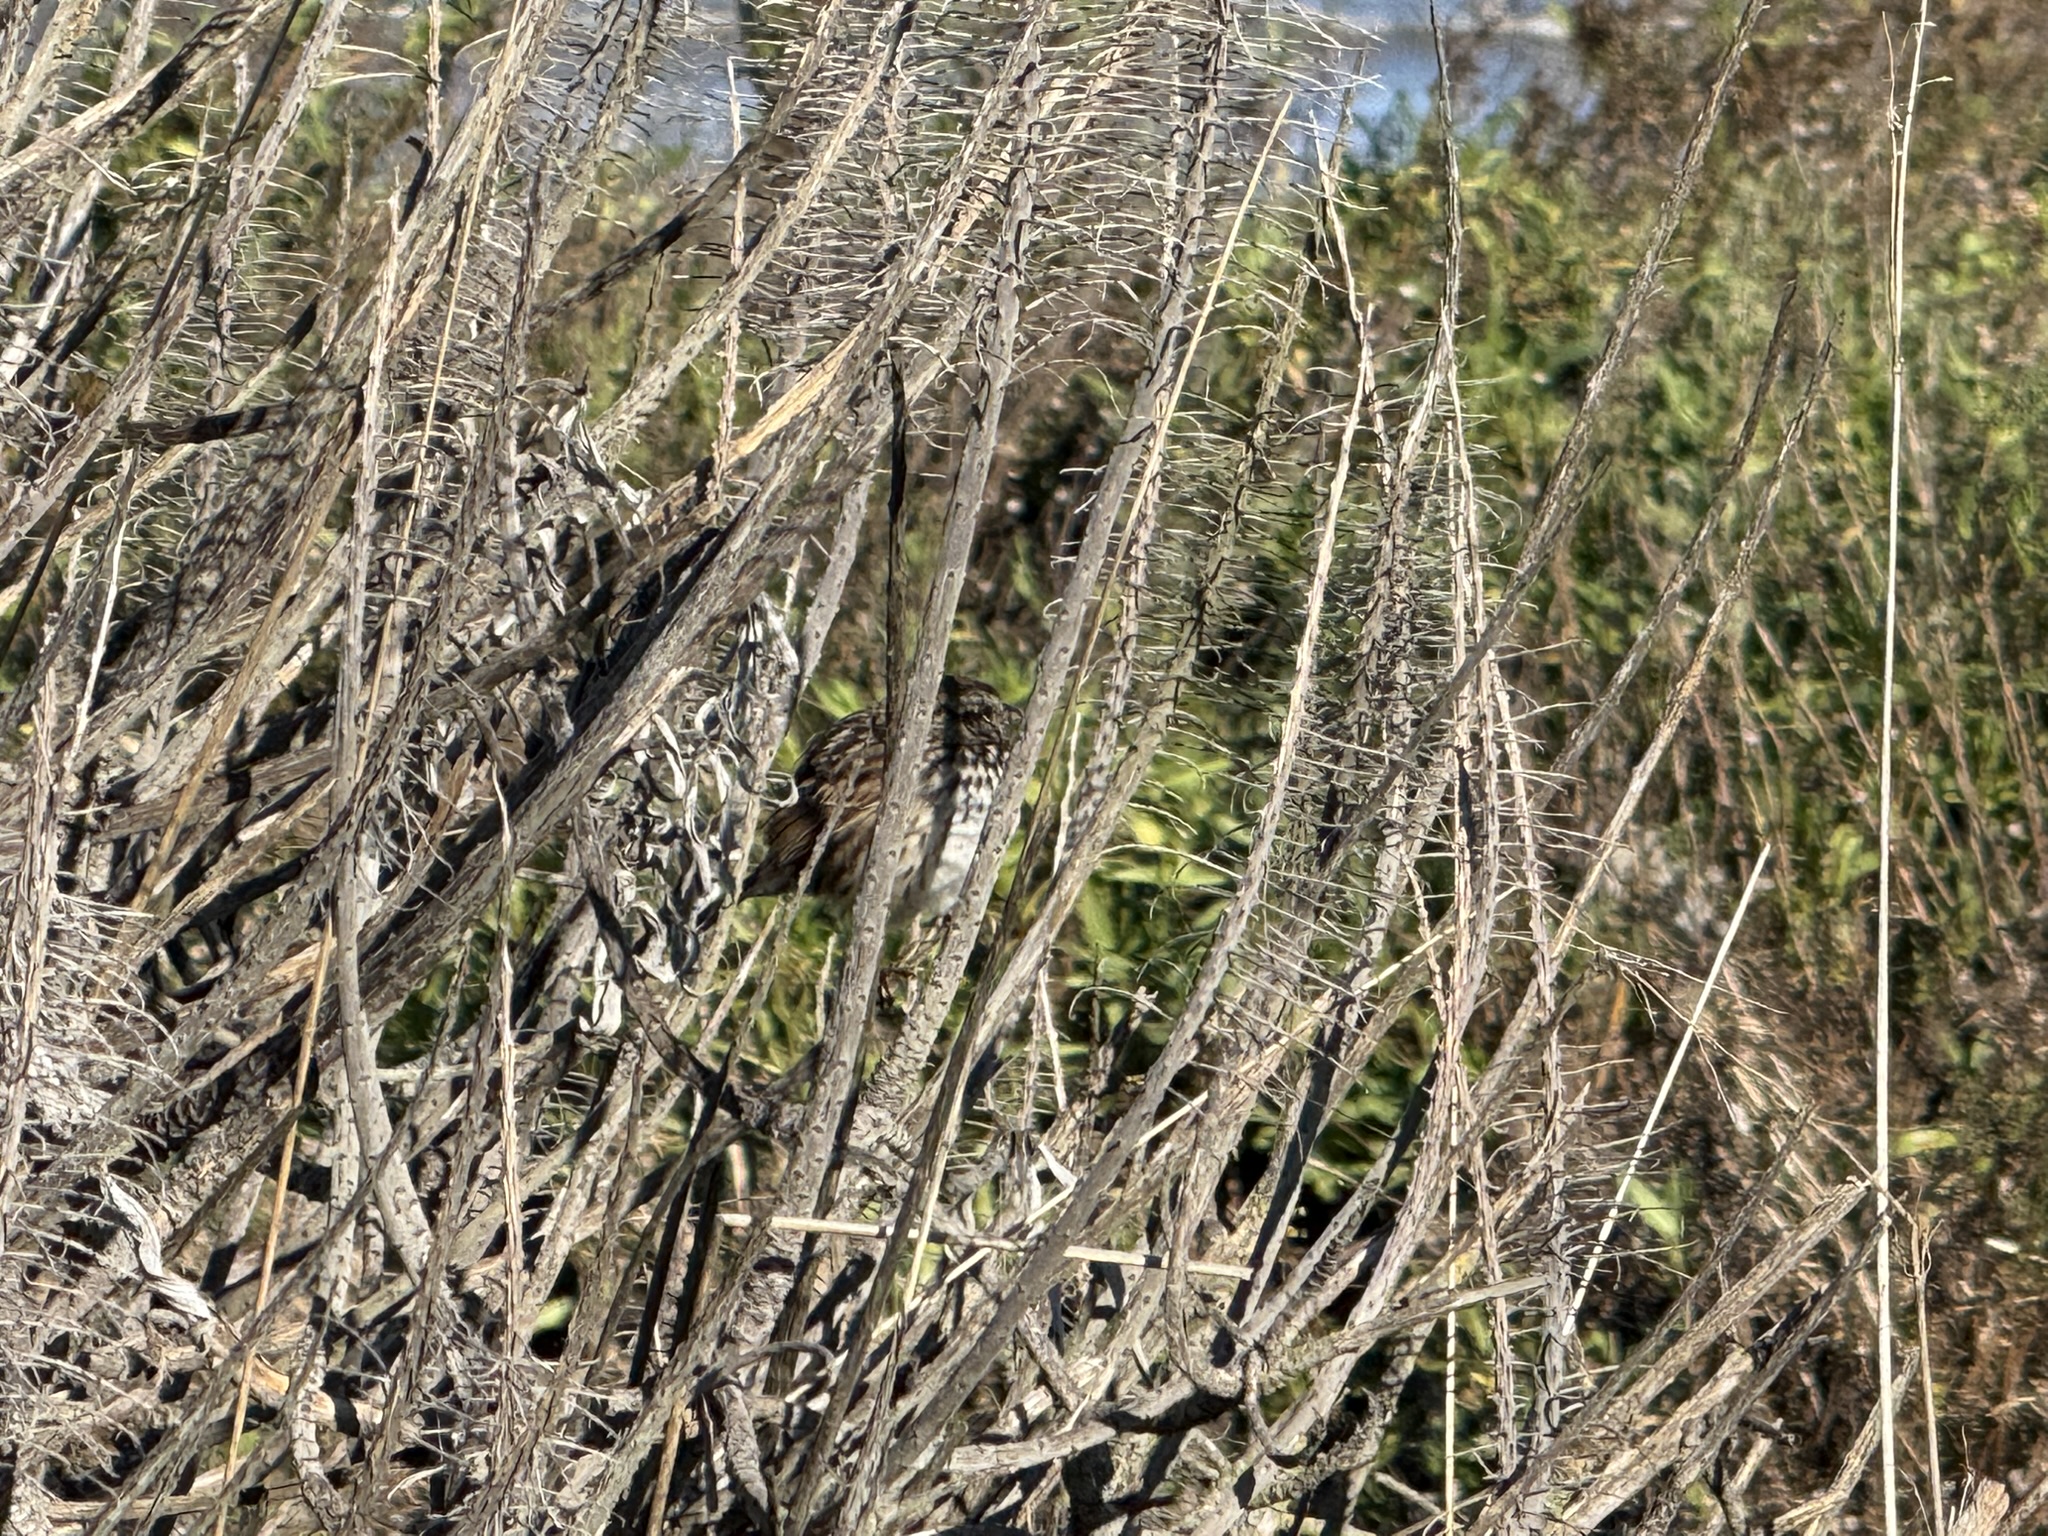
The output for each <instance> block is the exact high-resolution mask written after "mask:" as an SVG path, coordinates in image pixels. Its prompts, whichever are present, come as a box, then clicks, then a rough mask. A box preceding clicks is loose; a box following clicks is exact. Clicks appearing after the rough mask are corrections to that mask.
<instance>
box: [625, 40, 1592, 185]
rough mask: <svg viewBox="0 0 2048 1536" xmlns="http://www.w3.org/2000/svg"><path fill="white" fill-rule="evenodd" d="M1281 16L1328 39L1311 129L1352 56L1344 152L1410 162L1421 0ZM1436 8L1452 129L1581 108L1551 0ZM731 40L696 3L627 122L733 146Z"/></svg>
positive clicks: (1329, 107)
mask: <svg viewBox="0 0 2048 1536" xmlns="http://www.w3.org/2000/svg"><path fill="white" fill-rule="evenodd" d="M1261 9H1263V7H1262V6H1260V5H1259V4H1258V3H1257V0H1252V3H1249V4H1247V5H1246V6H1245V10H1246V12H1247V13H1248V14H1249V15H1253V16H1256V15H1257V14H1258V13H1259V12H1260V10H1261ZM1288 12H1291V13H1293V14H1296V15H1299V14H1301V13H1302V12H1307V13H1309V14H1311V15H1317V14H1319V15H1320V21H1319V23H1318V27H1319V30H1322V31H1323V32H1324V33H1325V34H1326V36H1327V42H1326V43H1324V44H1322V45H1318V46H1317V47H1315V48H1314V49H1313V50H1312V52H1313V54H1314V58H1313V59H1305V60H1304V63H1305V64H1306V65H1307V66H1308V67H1309V69H1310V71H1311V73H1313V74H1316V75H1320V76H1322V77H1323V82H1324V84H1325V86H1326V90H1325V91H1323V92H1312V93H1311V94H1314V95H1319V96H1321V101H1320V102H1319V103H1308V102H1305V103H1304V105H1305V106H1306V108H1307V110H1308V112H1309V114H1310V115H1311V116H1312V117H1314V118H1318V119H1321V122H1320V123H1319V125H1318V126H1319V127H1320V128H1321V130H1322V131H1323V132H1325V133H1327V131H1328V126H1329V122H1328V116H1327V115H1326V114H1334V111H1335V104H1336V102H1337V101H1338V100H1339V99H1340V98H1341V96H1342V94H1343V85H1344V82H1343V81H1340V80H1338V79H1337V78H1336V75H1337V71H1338V69H1339V68H1340V67H1345V68H1348V67H1350V65H1351V61H1354V60H1356V59H1358V58H1359V57H1360V56H1361V55H1362V56H1363V59H1364V72H1365V76H1366V79H1365V83H1364V84H1363V85H1361V86H1359V88H1357V89H1356V90H1355V91H1353V93H1352V122H1351V124H1350V130H1349V137H1350V139H1351V141H1352V148H1353V151H1354V152H1355V153H1357V154H1359V155H1361V156H1362V157H1363V158H1365V159H1366V160H1368V161H1369V162H1372V163H1375V164H1379V165H1388V164H1398V163H1401V162H1403V161H1405V160H1407V159H1408V158H1410V157H1411V156H1412V155H1413V154H1414V153H1415V152H1416V150H1417V148H1418V145H1419V144H1421V143H1423V142H1425V140H1424V136H1423V134H1422V132H1421V130H1422V129H1423V128H1424V127H1425V126H1426V125H1428V123H1429V119H1430V117H1431V114H1432V113H1433V112H1434V110H1435V104H1436V87H1437V59H1436V47H1435V44H1434V41H1433V40H1432V37H1431V34H1430V24H1429V0H1298V4H1285V3H1284V0H1273V3H1272V6H1271V14H1273V15H1274V16H1276V17H1277V16H1280V15H1282V14H1285V13H1288ZM1438 15H1439V17H1440V18H1441V21H1442V24H1443V28H1444V33H1445V42H1446V51H1447V53H1448V55H1449V60H1450V65H1451V101H1452V106H1453V118H1454V121H1455V122H1456V124H1457V128H1458V131H1459V133H1460V134H1461V135H1465V136H1468V137H1473V136H1479V137H1484V136H1488V135H1490V134H1492V133H1496V132H1499V131H1502V130H1503V129H1504V128H1505V127H1506V126H1508V125H1510V124H1511V123H1512V121H1513V117H1514V113H1515V109H1516V107H1517V105H1518V104H1519V103H1520V102H1522V101H1523V100H1525V99H1526V98H1527V97H1528V96H1529V95H1530V94H1531V93H1533V92H1537V91H1541V92H1543V93H1544V94H1546V95H1547V96H1549V97H1550V98H1551V99H1553V100H1554V101H1556V102H1557V103H1558V104H1559V105H1561V106H1562V107H1564V108H1565V109H1566V110H1567V111H1571V112H1574V113H1578V112H1583V111H1584V110H1585V109H1586V108H1588V107H1589V106H1590V105H1591V96H1590V93H1589V91H1588V88H1587V86H1586V83H1585V79H1584V75H1583V72H1582V71H1581V69H1580V68H1579V59H1578V52H1577V48H1576V46H1575V44H1574V43H1573V41H1572V36H1571V30H1570V25H1569V22H1568V21H1567V20H1566V18H1565V16H1564V13H1563V10H1562V7H1560V6H1559V5H1556V4H1553V3H1549V0H1440V4H1439V6H1438ZM738 38H739V18H738V15H737V9H736V6H735V4H734V0H708V3H702V4H699V5H698V6H697V7H696V8H695V10H694V13H693V14H692V16H691V20H690V25H689V36H688V38H687V40H684V41H682V42H680V43H679V44H678V45H676V46H675V47H674V48H673V49H672V51H671V53H670V57H669V60H668V63H667V66H666V67H665V68H664V69H662V70H661V71H660V75H659V78H658V80H657V83H656V88H655V90H654V91H653V92H651V93H650V97H651V99H650V101H649V102H648V104H647V109H646V110H645V111H644V112H643V113H642V114H641V117H640V121H639V122H638V123H637V124H636V127H637V128H638V131H639V133H640V135H641V137H642V138H643V140H644V141H645V142H648V143H652V144H656V145H662V146H666V147H678V146H682V145H688V146H690V147H691V148H692V149H693V150H694V151H695V152H697V153H699V154H703V155H708V156H711V157H713V158H717V159H721V160H722V159H723V158H724V156H725V155H726V154H729V153H731V147H730V139H731V133H730V129H729V128H728V127H727V123H728V120H729V111H730V101H731V95H732V88H731V86H729V85H728V76H727V60H728V58H729V57H730V56H731V53H732V50H733V48H734V47H735V45H736V44H737V42H738ZM1340 61H1341V66H1340ZM734 84H736V85H737V89H738V94H739V100H740V107H741V111H742V114H743V116H744V117H747V118H749V119H751V118H752V117H753V116H754V114H755V112H756V111H757V110H758V107H759V101H758V99H757V95H756V92H755V91H754V88H753V86H752V84H751V83H750V82H749V80H748V79H747V75H746V71H745V69H744V67H742V68H741V69H740V70H739V71H738V72H737V77H736V80H735V81H734ZM692 158H695V156H694V155H693V157H692Z"/></svg>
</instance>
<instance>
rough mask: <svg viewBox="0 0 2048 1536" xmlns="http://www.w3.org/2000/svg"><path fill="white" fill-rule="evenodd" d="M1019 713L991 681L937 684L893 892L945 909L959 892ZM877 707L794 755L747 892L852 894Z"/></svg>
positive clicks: (872, 799)
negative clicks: (787, 796)
mask: <svg viewBox="0 0 2048 1536" xmlns="http://www.w3.org/2000/svg"><path fill="white" fill-rule="evenodd" d="M1017 720H1018V715H1017V711H1016V710H1014V709H1012V708H1010V706H1009V705H1007V704H1005V703H1004V702H1003V701H1002V700H1001V699H1000V698H999V697H997V695H996V691H995V690H994V689H993V688H991V687H989V686H988V685H987V684H986V683H978V682H975V681H973V680H972V679H970V678H964V677H948V678H944V679H942V680H941V681H940V683H939V697H938V705H937V707H936V708H935V709H934V710H933V712H932V729H931V736H930V738H929V740H928V741H927V742H926V745H925V759H924V771H923V774H922V776H921V778H920V780H919V784H918V787H919V790H920V791H921V794H920V796H919V800H918V804H917V805H916V807H915V808H914V809H913V811H912V813H911V817H910V824H909V826H908V828H907V829H906V831H905V836H904V847H903V859H902V862H901V865H900V867H899V871H898V874H897V887H896V897H895V899H896V901H898V902H907V903H908V904H909V905H910V907H911V908H912V909H913V910H914V911H915V912H916V913H917V914H918V915H921V916H925V917H939V916H942V915H944V914H945V913H946V912H948V911H950V910H951V908H952V906H953V903H954V902H955V901H957V900H959V898H960V886H961V883H962V882H963V881H964V880H965V879H966V878H967V866H968V865H969V864H970V863H972V862H973V860H974V850H975V848H976V846H977V845H978V844H979V843H980V841H981V830H982V828H983V827H984V826H986V825H987V824H988V816H989V811H990V810H991V809H992V807H993V805H994V803H995V792H996V781H997V780H998V779H999V778H1001V776H1002V771H1003V762H1004V759H1005V758H1006V757H1007V756H1008V755H1009V752H1010V746H1011V743H1012V741H1013V740H1014V739H1015V737H1016V732H1017ZM883 730H884V721H883V713H882V708H881V706H880V705H872V706H870V707H869V708H867V709H860V710H855V711H854V712H853V713H852V714H850V715H846V716H844V717H843V718H841V719H838V720H835V721H833V722H832V724H830V725H828V726H826V727H825V729H824V730H822V731H820V732H819V733H818V734H817V735H816V736H814V737H812V738H811V742H810V744H809V745H808V746H806V747H805V748H804V754H803V756H802V757H801V758H800V759H799V760H798V761H797V765H796V774H795V779H796V798H795V799H794V800H793V801H792V802H791V803H790V804H788V805H785V806H783V807H782V808H781V809H780V810H778V811H776V812H775V813H774V814H773V815H772V816H770V817H769V818H768V825H767V828H766V831H765V833H764V836H765V838H766V841H767V844H768V852H767V856H766V857H765V858H763V859H762V860H761V863H760V864H759V866H757V867H756V868H755V870H754V872H753V874H752V875H750V876H749V877H748V879H747V884H746V888H745V890H743V891H742V892H741V896H742V897H743V898H744V897H748V896H780V895H782V894H784V893H785V892H788V891H794V890H798V889H799V888H801V889H803V890H804V891H805V892H807V893H808V894H810V895H814V896H830V897H838V898H842V899H843V898H846V897H849V896H852V895H854V894H855V893H856V889H857V884H858V881H859V879H860V866H861V861H862V860H863V859H865V858H866V857H867V852H868V844H869V843H870V842H872V841H873V839H874V835H875V815H876V812H877V810H878V809H879V807H880V802H881V798H882V774H883V768H884V758H885V755H886V747H887V743H886V742H885V740H884V738H883Z"/></svg>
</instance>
